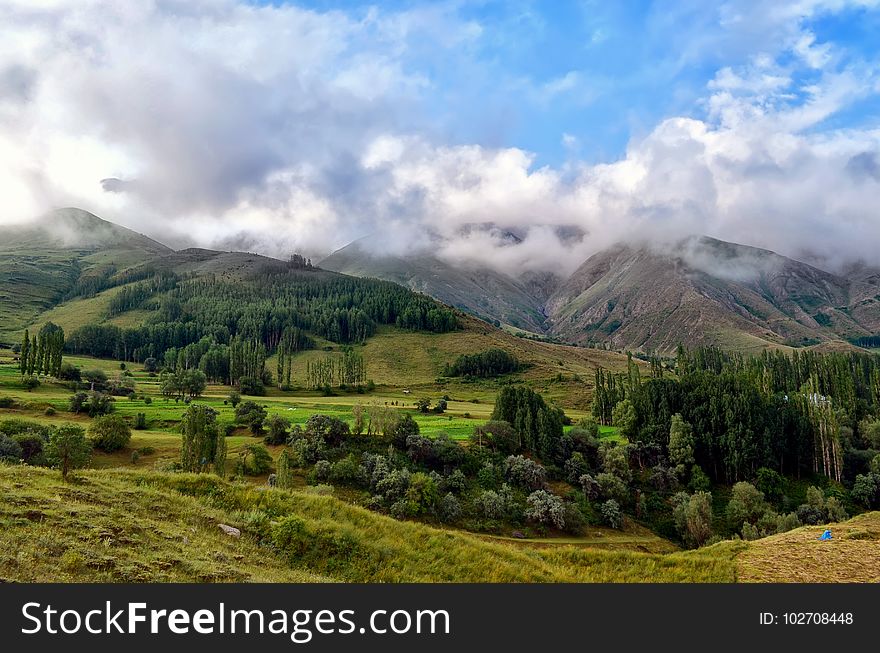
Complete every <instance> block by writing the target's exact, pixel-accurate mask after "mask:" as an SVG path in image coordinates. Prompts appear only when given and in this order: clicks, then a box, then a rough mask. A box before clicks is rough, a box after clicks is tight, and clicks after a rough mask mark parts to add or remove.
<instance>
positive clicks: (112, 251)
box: [0, 208, 172, 342]
mask: <svg viewBox="0 0 880 653" xmlns="http://www.w3.org/2000/svg"><path fill="white" fill-rule="evenodd" d="M171 252H172V250H171V249H170V248H168V247H166V246H165V245H163V244H161V243H158V242H156V241H155V240H153V239H151V238H148V237H147V236H144V235H142V234H139V233H136V232H134V231H132V230H130V229H126V228H125V227H121V226H119V225H116V224H113V223H112V222H108V221H106V220H102V219H101V218H99V217H97V216H96V215H93V214H91V213H89V212H87V211H83V210H81V209H75V208H65V209H58V210H56V211H52V212H50V213H47V214H45V215H43V216H41V217H40V218H39V219H38V220H35V221H34V222H32V223H29V224H26V225H12V226H5V227H0V282H2V283H0V342H2V341H3V340H7V341H9V340H10V339H12V338H13V334H16V335H15V338H16V339H17V337H18V336H17V333H18V332H19V331H20V330H21V329H22V328H24V327H25V326H26V325H27V324H28V323H29V322H30V321H31V320H32V319H33V318H34V317H35V316H36V315H38V314H39V313H41V312H42V311H44V310H46V309H47V308H49V307H50V306H52V305H54V304H56V303H58V302H59V301H60V300H62V299H63V298H64V297H66V296H68V295H69V294H70V293H71V292H72V291H73V290H74V289H75V288H76V287H77V285H78V284H79V286H80V287H81V288H82V287H86V286H88V285H90V284H92V285H95V287H96V288H97V286H99V285H100V281H99V280H100V279H104V278H107V277H109V276H110V275H112V274H114V273H117V272H120V271H122V270H124V269H126V268H129V267H131V266H134V265H138V264H140V263H143V262H145V261H148V260H150V259H152V258H154V257H156V256H160V255H163V254H168V253H171Z"/></svg>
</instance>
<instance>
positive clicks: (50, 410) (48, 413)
mask: <svg viewBox="0 0 880 653" xmlns="http://www.w3.org/2000/svg"><path fill="white" fill-rule="evenodd" d="M43 414H44V415H46V416H47V417H52V416H53V415H54V414H55V409H54V408H52V406H49V407H48V408H46V410H45V411H43Z"/></svg>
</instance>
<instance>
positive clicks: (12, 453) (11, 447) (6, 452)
mask: <svg viewBox="0 0 880 653" xmlns="http://www.w3.org/2000/svg"><path fill="white" fill-rule="evenodd" d="M23 458H24V453H23V451H22V449H21V445H20V444H19V443H18V442H17V441H16V440H14V439H13V438H10V437H9V436H8V435H6V434H5V433H0V460H5V461H7V462H18V461H19V460H22V459H23Z"/></svg>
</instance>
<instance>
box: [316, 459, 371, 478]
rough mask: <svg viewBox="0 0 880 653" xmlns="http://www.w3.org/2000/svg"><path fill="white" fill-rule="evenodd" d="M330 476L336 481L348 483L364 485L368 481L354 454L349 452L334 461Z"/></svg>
mask: <svg viewBox="0 0 880 653" xmlns="http://www.w3.org/2000/svg"><path fill="white" fill-rule="evenodd" d="M324 462H326V461H324ZM329 478H330V480H331V481H333V482H334V483H343V484H347V485H362V484H364V483H365V482H366V478H365V476H364V471H363V469H362V468H361V466H360V464H359V463H358V461H357V459H356V458H355V457H354V454H349V455H348V456H346V457H345V458H343V459H342V460H337V461H336V462H335V463H333V465H332V466H331V468H330V474H329Z"/></svg>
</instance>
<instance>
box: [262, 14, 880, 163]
mask: <svg viewBox="0 0 880 653" xmlns="http://www.w3.org/2000/svg"><path fill="white" fill-rule="evenodd" d="M272 4H274V5H278V4H283V3H277V2H276V3H272ZM294 4H299V5H300V6H307V7H310V8H313V9H315V10H316V11H321V12H329V11H337V10H338V11H344V12H347V13H350V14H351V15H353V16H360V17H363V16H365V15H367V13H368V12H370V11H371V10H372V11H376V10H378V11H380V12H386V11H389V12H391V11H406V10H412V9H418V8H420V7H424V6H425V5H433V6H435V7H444V8H445V10H446V11H449V12H450V13H451V14H453V15H455V16H456V18H457V19H458V20H461V21H462V22H467V21H472V22H473V23H474V24H476V25H479V28H480V32H481V33H480V36H479V37H478V38H477V39H476V40H475V42H473V43H472V44H470V46H469V47H468V48H465V49H463V50H462V51H461V52H460V53H458V54H457V55H456V56H452V57H450V56H449V53H446V52H443V53H436V54H438V55H439V56H438V57H437V58H436V59H435V58H433V57H432V56H431V55H432V54H434V53H431V52H426V53H424V52H423V53H421V56H419V57H417V58H415V59H413V60H412V61H410V62H409V66H410V70H412V71H414V72H415V71H417V72H419V73H421V74H427V75H428V76H429V78H430V80H431V83H432V89H431V92H430V93H428V94H427V98H426V104H427V105H428V106H429V108H430V111H431V112H432V115H434V116H435V117H436V119H437V120H438V122H439V123H440V124H441V125H442V128H443V129H445V130H446V132H445V135H446V136H447V137H448V138H449V139H451V140H454V141H456V142H459V143H470V142H478V143H480V144H483V145H487V146H515V147H522V148H524V149H527V150H529V151H531V152H534V153H535V154H536V155H537V156H536V163H537V164H539V165H540V164H550V165H560V164H562V163H563V162H565V161H566V160H569V159H572V158H577V159H579V160H586V161H591V162H599V161H605V160H613V159H615V158H617V157H619V156H621V155H622V154H623V152H624V150H625V148H626V145H627V143H628V142H629V140H630V138H631V137H633V136H636V137H638V136H643V135H644V134H646V133H647V132H649V131H650V130H651V129H652V128H653V127H654V125H656V124H657V123H658V122H659V121H660V120H662V119H663V118H665V117H668V116H695V117H699V118H705V117H706V107H705V105H704V103H703V102H702V100H704V99H705V97H706V92H707V91H706V89H707V85H708V84H709V82H710V81H711V80H712V79H713V78H714V76H715V75H716V73H717V71H718V70H719V69H720V68H723V67H734V68H736V67H738V66H743V65H747V64H748V63H749V61H750V60H751V59H752V58H754V57H755V56H758V55H761V54H765V53H766V54H768V55H769V56H771V57H778V59H779V61H780V63H782V64H789V65H790V64H792V61H793V56H792V55H791V53H790V52H787V51H786V49H785V48H784V47H782V46H783V43H782V42H780V41H779V40H778V39H779V38H780V33H781V31H780V30H777V29H773V28H772V25H770V26H762V25H761V24H760V22H761V21H760V20H757V21H755V22H754V24H752V25H751V26H750V25H749V24H745V25H735V26H725V24H724V23H725V13H726V12H736V11H737V10H738V9H737V8H736V6H735V5H736V3H713V2H700V1H696V2H693V1H683V2H651V1H648V0H621V1H615V2H601V1H595V0H579V1H576V0H556V1H544V2H540V1H530V0H511V1H504V0H496V1H493V0H484V1H474V2H446V3H424V2H413V1H409V2H374V3H370V2H358V1H351V2H334V1H332V0H312V1H309V2H305V3H294ZM745 4H749V3H745ZM755 4H757V6H758V7H759V8H760V3H755ZM772 4H773V3H764V6H765V7H769V6H772ZM810 4H811V3H809V2H808V3H804V5H805V6H809V5H810ZM834 4H835V3H830V5H832V7H833V5H834ZM844 4H845V3H844ZM833 9H834V10H831V9H823V8H821V7H819V8H818V9H816V10H814V11H815V13H812V15H806V14H807V13H808V12H807V11H806V10H803V11H802V13H803V14H805V15H804V16H803V18H802V19H801V20H797V21H796V22H797V23H798V24H799V28H800V29H801V30H802V31H804V32H809V33H812V34H813V35H814V37H815V42H816V43H817V44H820V45H821V44H833V45H834V47H835V49H836V52H837V56H838V57H839V63H840V65H846V63H847V62H851V61H860V60H873V59H875V58H876V56H877V50H878V46H877V34H878V33H880V12H877V11H874V10H873V9H872V8H870V7H866V6H860V3H853V4H852V5H851V6H848V7H843V8H840V9H838V8H837V7H833ZM747 11H751V9H749V10H747ZM758 13H759V14H760V11H759V12H758ZM796 13H797V12H796ZM752 18H754V16H752V15H748V14H747V15H746V17H745V21H746V22H747V23H748V21H749V20H751V19H752ZM759 18H760V15H759ZM768 22H769V23H771V24H772V22H773V21H772V20H768ZM765 30H766V31H765ZM782 31H783V32H784V30H782ZM818 75H819V73H818V72H817V71H816V70H812V69H809V68H805V67H803V66H799V65H793V66H792V77H793V82H794V86H797V85H807V84H811V83H813V82H814V81H815V79H816V78H817V76H818ZM878 116H880V103H878V101H877V98H869V99H866V100H863V101H860V102H858V103H855V104H854V105H853V106H851V107H848V108H847V109H846V110H845V111H842V112H841V113H840V114H838V115H835V116H834V117H833V118H832V119H831V120H829V121H828V126H829V127H835V128H840V127H844V126H849V125H853V126H864V125H867V124H876V122H877V119H878ZM821 127H822V125H820V126H817V128H821ZM566 134H567V135H568V136H570V137H573V139H572V138H564V136H565V135H566ZM566 143H567V144H566Z"/></svg>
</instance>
